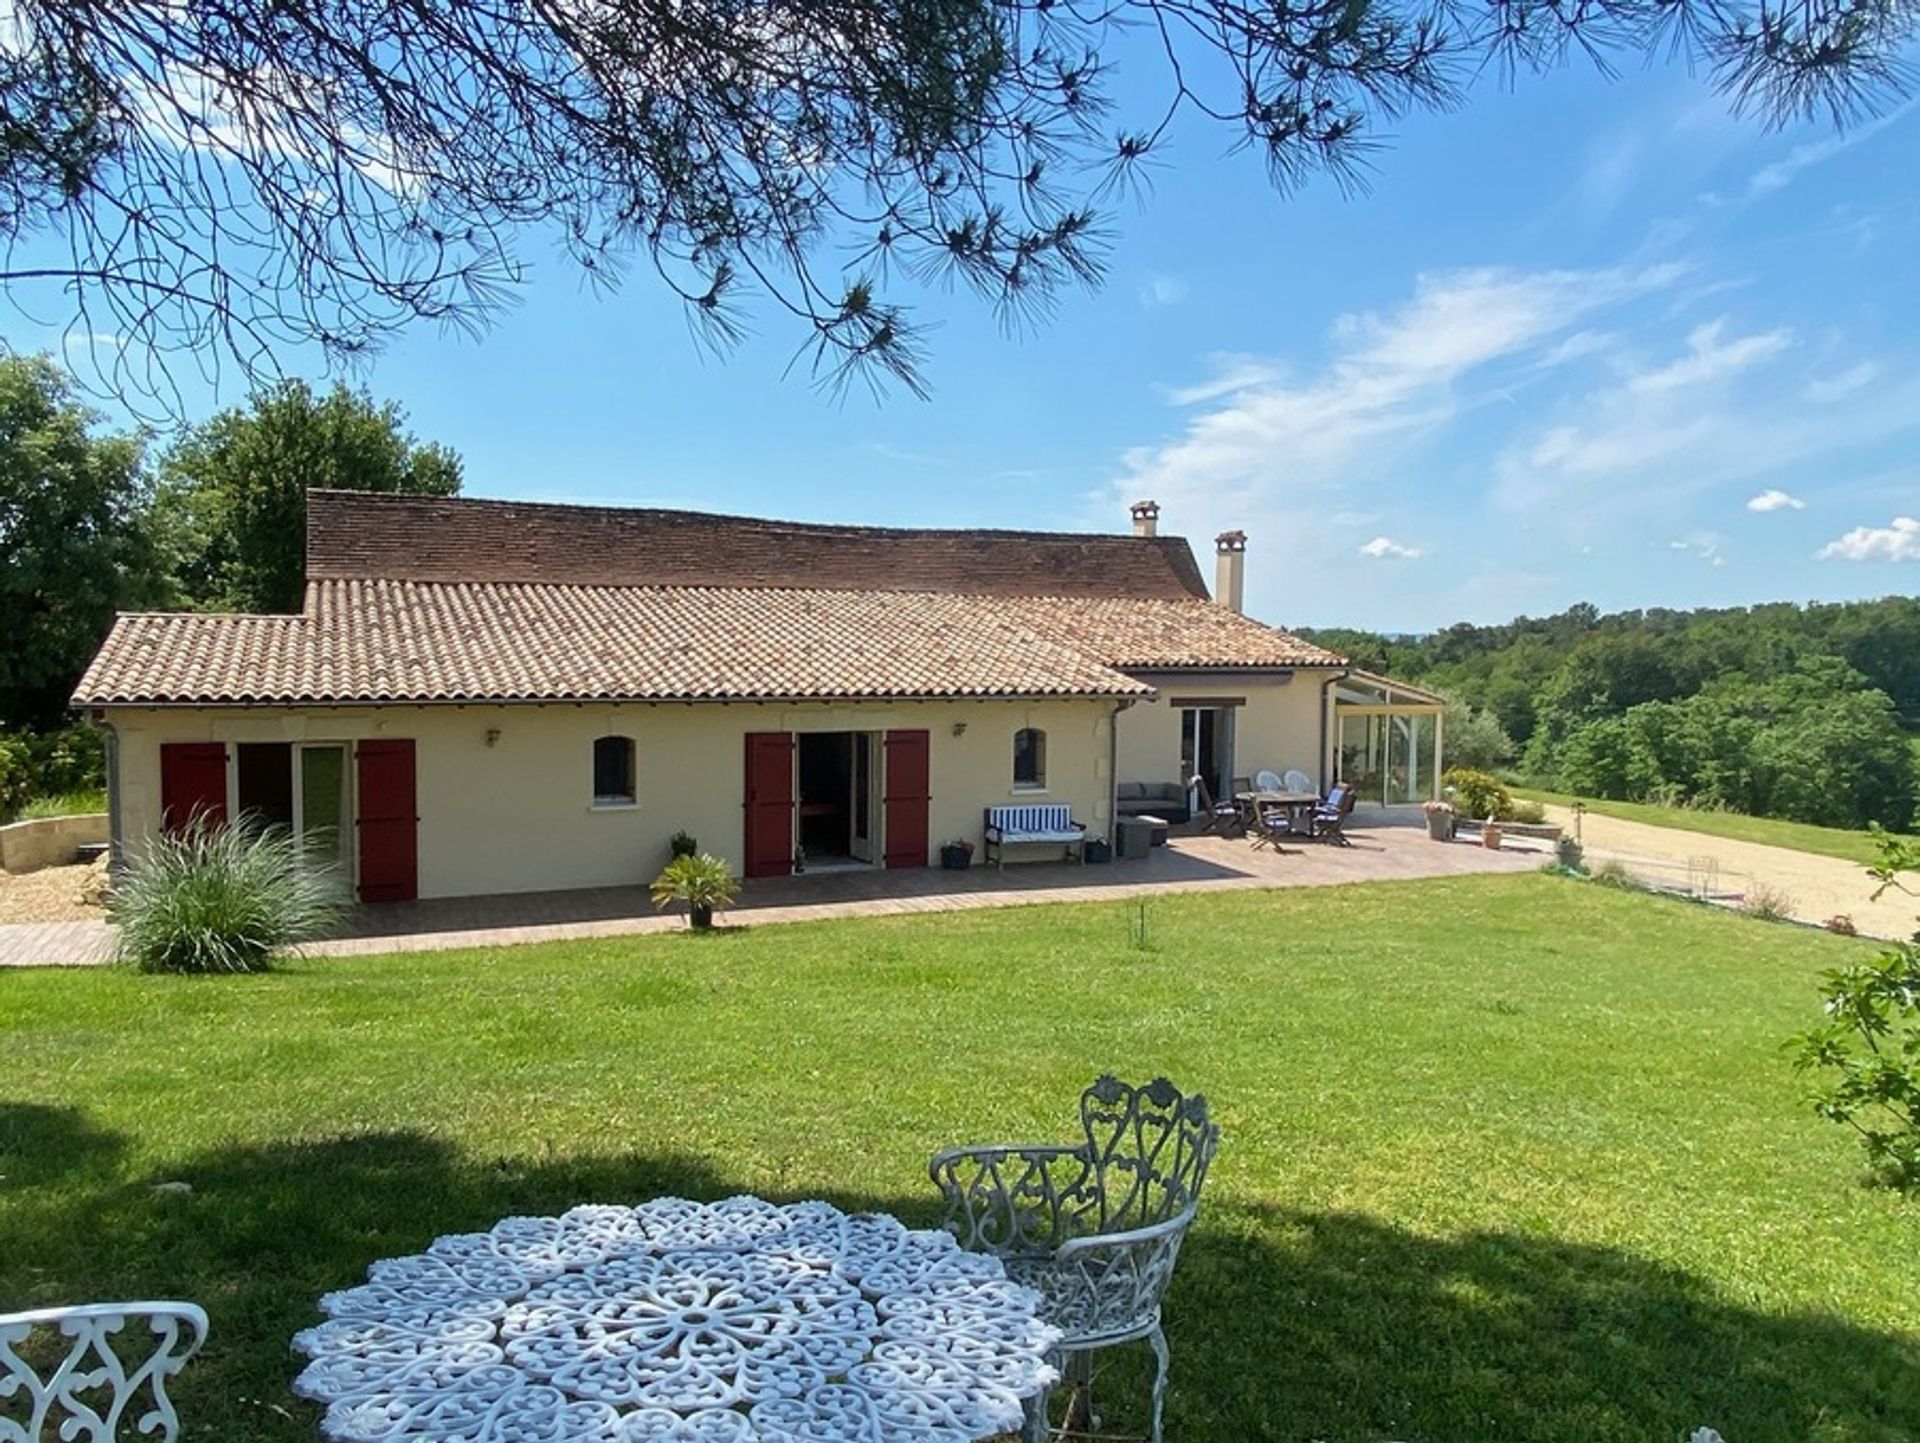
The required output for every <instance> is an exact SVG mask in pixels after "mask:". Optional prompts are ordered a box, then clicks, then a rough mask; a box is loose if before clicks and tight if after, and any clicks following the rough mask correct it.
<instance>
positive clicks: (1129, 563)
mask: <svg viewBox="0 0 1920 1443" xmlns="http://www.w3.org/2000/svg"><path fill="white" fill-rule="evenodd" d="M309 520H310V530H309V548H310V549H309V571H310V577H309V583H308V587H307V599H306V607H305V610H304V612H303V613H302V614H301V615H299V616H233V615H204V614H195V613H176V614H161V615H136V616H123V617H121V618H120V619H119V620H118V621H117V622H116V623H115V624H114V628H113V631H112V632H111V634H109V636H108V637H107V640H106V641H105V643H104V644H103V645H102V646H101V648H100V652H99V654H98V655H97V656H96V657H95V658H94V660H93V664H92V665H91V666H90V667H89V668H88V669H87V673H86V675H85V676H84V677H83V678H82V679H81V682H80V685H79V687H78V689H77V690H76V691H75V693H74V698H73V700H74V704H75V705H77V706H114V705H123V706H127V705H132V706H137V705H192V704H204V705H216V706H217V705H245V704H262V703H265V704H279V705H299V704H319V705H326V704H356V703H360V704H364V703H375V702H462V701H585V700H658V701H696V700H789V699H792V700H801V699H811V700H840V699H857V698H876V699H878V698H890V699H899V698H909V697H950V696H962V697H1027V696H1089V697H1100V696H1105V697H1127V696H1144V695H1148V694H1150V692H1151V688H1150V687H1149V686H1147V685H1146V684H1144V683H1143V682H1141V681H1139V680H1137V679H1136V678H1135V677H1134V676H1132V675H1129V674H1128V673H1132V672H1143V673H1153V672H1159V671H1178V670H1183V669H1207V668H1278V667H1296V666H1337V665H1341V664H1342V661H1341V658H1339V657H1337V656H1335V655H1334V654H1333V653H1331V652H1328V651H1325V650H1322V649H1321V648H1319V647H1316V646H1313V645H1311V644H1309V643H1307V642H1304V641H1302V640H1300V639H1299V638H1298V637H1295V636H1292V635H1289V634H1288V633H1286V632H1283V631H1278V630H1275V629H1274V628H1272V627H1269V626H1263V625H1261V624H1260V623H1259V622H1257V621H1254V620H1252V619H1250V618H1248V617H1245V616H1241V615H1239V614H1237V613H1235V612H1233V611H1230V610H1228V609H1226V608H1225V607H1221V606H1216V605H1215V604H1213V603H1212V602H1210V601H1208V600H1206V599H1205V588H1204V587H1203V586H1201V585H1200V583H1199V579H1198V575H1197V573H1196V572H1194V567H1193V557H1192V554H1191V552H1190V551H1188V549H1187V546H1186V543H1185V542H1183V541H1173V542H1172V544H1171V545H1164V544H1161V543H1162V540H1163V539H1162V538H1149V537H1121V536H1052V537H1049V536H1035V535H1032V534H1028V533H1013V532H932V531H902V532H894V531H879V530H872V529H866V528H848V527H802V526H788V525H784V524H781V523H775V522H757V521H739V520H733V519H729V518H725V517H711V516H695V515H689V514H687V513H680V512H659V511H610V510H604V509H592V508H582V507H556V506H529V505H523V504H521V503H518V502H513V503H505V502H461V501H443V500H437V499H429V498H417V497H401V498H393V497H364V496H362V497H349V496H347V495H345V494H344V493H338V492H315V493H312V495H311V498H310V502H309ZM540 569H546V570H549V571H552V572H554V573H556V576H553V577H546V578H534V577H532V576H531V575H522V573H531V572H534V571H537V570H540ZM469 572H472V573H477V574H475V575H466V574H465V573H469ZM722 573H726V574H729V575H732V576H733V579H732V580H731V581H730V582H729V583H728V584H724V585H721V584H710V583H706V582H698V583H696V582H693V581H690V580H688V579H687V578H688V577H692V576H708V575H720V574H722ZM581 575H593V576H596V577H598V578H599V579H598V580H597V581H594V582H592V583H587V582H583V581H580V580H578V579H577V578H578V577H579V576H581ZM853 577H866V578H868V582H869V584H862V585H855V584H850V582H849V578H853ZM662 578H668V579H662ZM803 578H805V579H807V582H808V584H804V585H803V584H800V581H801V579H803ZM1049 587H1051V588H1052V589H1047V588H1049ZM1102 587H1104V588H1105V589H1104V590H1096V589H1095V588H1102Z"/></svg>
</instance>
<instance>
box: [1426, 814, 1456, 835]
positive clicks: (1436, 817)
mask: <svg viewBox="0 0 1920 1443" xmlns="http://www.w3.org/2000/svg"><path fill="white" fill-rule="evenodd" d="M1457 823H1458V819H1457V818H1456V817H1455V816H1454V815H1453V813H1452V812H1428V813H1427V836H1428V837H1429V838H1430V839H1432V840H1433V841H1436V842H1451V841H1452V840H1453V834H1454V827H1455V826H1456V825H1457Z"/></svg>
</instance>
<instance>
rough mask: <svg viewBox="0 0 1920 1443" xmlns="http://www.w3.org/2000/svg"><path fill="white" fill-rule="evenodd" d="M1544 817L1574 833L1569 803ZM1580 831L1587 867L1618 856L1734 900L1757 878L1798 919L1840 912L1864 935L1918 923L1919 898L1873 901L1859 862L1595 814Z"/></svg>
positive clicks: (1907, 932)
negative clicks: (1778, 896) (1781, 900)
mask: <svg viewBox="0 0 1920 1443" xmlns="http://www.w3.org/2000/svg"><path fill="white" fill-rule="evenodd" d="M1547 817H1548V820H1550V821H1554V822H1558V823H1559V824H1560V825H1561V826H1563V827H1565V828H1566V830H1567V833H1568V835H1572V833H1573V812H1572V810H1571V809H1569V808H1567V807H1548V808H1547ZM1581 836H1582V838H1583V840H1584V844H1585V847H1586V852H1587V861H1588V864H1589V865H1599V864H1600V863H1603V862H1607V861H1617V862H1619V863H1620V864H1621V865H1622V866H1624V867H1625V868H1626V869H1627V870H1628V871H1629V872H1632V873H1633V874H1634V875H1635V876H1637V877H1641V878H1643V879H1644V880H1647V881H1650V882H1654V883H1656V884H1658V885H1661V886H1667V887H1674V888H1677V889H1678V890H1681V891H1689V892H1707V893H1713V894H1715V895H1720V896H1727V897H1729V898H1731V897H1733V896H1736V895H1739V896H1744V895H1747V894H1750V893H1751V892H1752V891H1753V890H1754V887H1755V885H1756V884H1759V885H1762V886H1765V887H1767V888H1768V889H1770V890H1772V891H1774V892H1775V893H1777V894H1779V895H1780V896H1782V897H1784V898H1785V899H1786V901H1787V902H1788V903H1789V905H1788V907H1787V910H1788V911H1789V912H1790V913H1791V914H1792V915H1793V916H1794V917H1795V918H1796V919H1798V920H1800V921H1802V922H1812V923H1821V922H1825V921H1826V920H1827V919H1828V918H1829V917H1834V916H1842V915H1844V916H1848V917H1851V918H1852V919H1853V923H1854V925H1855V926H1856V927H1858V928H1859V929H1860V931H1861V932H1863V933H1865V934H1866V935H1867V936H1869V937H1909V936H1911V935H1913V931H1914V928H1915V926H1916V925H1920V898H1916V897H1912V896H1903V895H1901V894H1900V893H1898V892H1888V893H1887V894H1886V895H1885V896H1883V897H1882V898H1881V899H1880V900H1879V901H1877V902H1876V901H1874V900H1872V898H1873V889H1874V887H1875V886H1876V885H1877V884H1876V883H1875V882H1874V880H1873V878H1872V877H1870V876H1868V875H1867V869H1866V868H1865V867H1863V866H1862V865H1861V864H1860V863H1858V862H1847V861H1842V860H1841V859H1840V858H1838V857H1822V856H1819V855H1818V854H1816V853H1813V852H1798V851H1795V850H1793V849H1792V848H1790V847H1769V846H1765V845H1763V844H1761V843H1759V842H1739V841H1735V840H1733V839H1732V838H1729V837H1714V836H1709V835H1708V834H1706V833H1705V832H1685V831H1681V830H1679V829H1678V828H1675V827H1654V826H1649V825H1648V824H1647V823H1645V822H1627V821H1622V820H1620V819H1619V818H1616V817H1602V816H1597V815H1596V814H1594V813H1593V812H1588V813H1587V814H1586V816H1585V817H1584V818H1583V819H1582V821H1581Z"/></svg>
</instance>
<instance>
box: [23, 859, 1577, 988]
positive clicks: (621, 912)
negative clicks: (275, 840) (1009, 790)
mask: <svg viewBox="0 0 1920 1443" xmlns="http://www.w3.org/2000/svg"><path fill="white" fill-rule="evenodd" d="M1352 835H1353V845H1352V846H1351V847H1331V846H1327V845H1324V844H1319V843H1302V844H1300V845H1298V846H1292V847H1288V848H1286V849H1285V850H1284V851H1283V852H1279V853H1276V852H1273V851H1271V850H1255V849H1254V847H1253V845H1252V843H1250V842H1247V841H1244V840H1240V839H1237V838H1225V837H1210V836H1195V837H1175V838H1174V839H1173V840H1172V842H1171V843H1170V844H1169V845H1168V846H1165V847H1156V848H1154V850H1153V852H1152V854H1151V855H1150V856H1149V857H1147V858H1146V859H1144V860H1134V861H1114V862H1111V863H1108V864H1106V865H1104V866H1084V867H1083V866H1079V865H1077V864H1066V863H1027V864H1024V865H1020V864H1016V865H1014V866H1010V867H1008V868H1007V869H1006V870H1005V871H1002V870H1000V869H999V868H997V867H985V866H981V867H973V868H970V869H969V870H967V871H965V872H947V871H942V870H940V869H938V868H926V869H922V870H914V871H898V872H886V871H868V870H864V869H863V870H861V871H857V872H828V873H815V874H809V875H806V876H800V877H780V878H774V879H765V880H757V881H753V882H749V883H748V884H747V885H746V887H745V889H744V890H743V892H742V894H741V897H740V900H739V902H738V903H736V904H735V905H734V906H733V907H732V908H731V909H730V910H729V911H728V912H727V914H726V917H725V919H724V920H725V921H727V922H730V923H732V924H734V925H745V926H756V927H757V926H765V925H769V924H773V923H779V922H813V921H820V920H823V919H826V918H835V917H870V916H899V915H904V914H907V913H913V912H954V911H962V910H967V909H972V908H980V907H1014V906H1028V905H1033V904H1036V903H1043V902H1087V901H1098V900H1103V899H1106V898H1120V897H1132V896H1143V895H1152V894H1157V893H1163V892H1198V891H1214V890H1229V889H1244V888H1262V887H1316V886H1332V885H1336V884H1339V883H1346V882H1369V881H1386V880H1410V879H1414V878H1421V877H1444V876H1456V875H1460V874H1463V873H1469V872H1514V871H1530V870H1532V869H1534V868H1536V867H1538V866H1539V865H1540V864H1541V861H1542V860H1543V858H1544V855H1545V852H1544V848H1543V847H1536V846H1525V845H1516V846H1512V847H1510V848H1509V849H1508V850H1506V851H1501V852H1489V851H1486V850H1485V849H1484V848H1481V847H1478V846H1472V845H1469V844H1467V843H1464V842H1456V843H1453V844H1451V845H1441V844H1437V843H1434V842H1430V841H1428V840H1427V835H1426V832H1425V830H1424V828H1421V827H1417V826H1399V825H1379V826H1371V827H1362V828H1357V829H1355V830H1354V831H1353V834H1352ZM685 925H686V923H685V921H684V920H683V919H682V918H681V917H679V916H661V915H660V914H659V913H657V912H655V911H654V909H653V905H652V903H651V901H650V900H649V898H648V895H647V889H646V888H644V887H601V888H593V889H589V890H584V891H573V892H526V893H517V894H505V895H498V896H488V897H453V898H444V899H438V900H434V901H426V902H406V903H398V904H392V905H388V906H383V907H363V908H356V909H355V911H354V912H353V914H352V916H351V917H350V918H349V919H348V922H347V924H346V926H345V927H344V928H343V930H342V932H341V934H340V935H339V936H336V937H333V938H330V939H328V940H326V941H323V942H317V943H314V944H312V945H310V946H309V947H307V948H306V949H305V950H306V951H307V952H308V953H309V954H310V955H319V956H350V955H365V954H369V953H381V952H424V951H441V950H445V949H447V948H453V947H497V946H502V945H506V944H509V943H519V942H557V941H567V940H572V939H575V938H584V937H624V936H631V935H634V934H637V933H644V932H659V931H666V930H670V929H673V928H678V927H684V926H685ZM112 953H113V934H112V929H111V928H110V927H108V926H107V924H106V923H104V922H98V921H89V922H48V923H29V924H25V925H22V926H0V967H5V966H16V967H19V966H88V965H93V964H97V963H100V962H103V961H106V960H107V959H109V958H110V957H111V956H112Z"/></svg>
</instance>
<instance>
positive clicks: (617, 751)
mask: <svg viewBox="0 0 1920 1443" xmlns="http://www.w3.org/2000/svg"><path fill="white" fill-rule="evenodd" d="M633 802H634V790H633V738H632V737H601V738H599V739H598V740H596V741H595V742H594V744H593V804H594V805H595V806H596V807H630V806H632V805H633Z"/></svg>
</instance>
